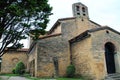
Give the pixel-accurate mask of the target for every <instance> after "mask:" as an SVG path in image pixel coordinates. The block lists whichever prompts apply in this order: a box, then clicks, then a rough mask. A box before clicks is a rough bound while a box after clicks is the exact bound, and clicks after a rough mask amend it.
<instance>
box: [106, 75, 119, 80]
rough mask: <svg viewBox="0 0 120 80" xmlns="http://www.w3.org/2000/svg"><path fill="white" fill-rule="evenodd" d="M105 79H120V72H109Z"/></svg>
mask: <svg viewBox="0 0 120 80" xmlns="http://www.w3.org/2000/svg"><path fill="white" fill-rule="evenodd" d="M105 80H120V73H114V74H108V76H107V77H106V78H105Z"/></svg>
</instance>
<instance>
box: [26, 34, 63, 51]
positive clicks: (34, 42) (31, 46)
mask: <svg viewBox="0 0 120 80" xmlns="http://www.w3.org/2000/svg"><path fill="white" fill-rule="evenodd" d="M60 35H61V33H58V34H52V35H46V36H43V37H40V38H39V40H40V39H45V38H49V37H55V36H60ZM35 45H36V41H33V42H32V44H31V45H30V48H29V50H28V53H30V51H31V50H32V49H33V47H34V46H35Z"/></svg>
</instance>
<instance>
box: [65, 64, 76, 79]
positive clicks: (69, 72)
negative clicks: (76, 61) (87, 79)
mask: <svg viewBox="0 0 120 80" xmlns="http://www.w3.org/2000/svg"><path fill="white" fill-rule="evenodd" d="M66 73H67V77H69V78H72V77H74V74H75V66H74V65H72V64H71V65H69V66H68V67H67V70H66Z"/></svg>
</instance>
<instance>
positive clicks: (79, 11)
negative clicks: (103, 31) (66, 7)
mask: <svg viewBox="0 0 120 80" xmlns="http://www.w3.org/2000/svg"><path fill="white" fill-rule="evenodd" d="M72 9H73V16H74V17H82V18H87V19H89V15H88V8H87V6H85V5H84V4H82V3H80V2H78V3H74V4H73V5H72Z"/></svg>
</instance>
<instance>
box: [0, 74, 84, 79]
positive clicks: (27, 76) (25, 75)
mask: <svg viewBox="0 0 120 80" xmlns="http://www.w3.org/2000/svg"><path fill="white" fill-rule="evenodd" d="M0 76H9V77H11V76H19V75H18V74H0ZM22 76H24V77H26V78H28V79H30V80H85V79H83V78H56V79H54V78H53V79H51V78H35V77H30V76H29V75H28V74H24V75H22ZM0 80H2V79H0Z"/></svg>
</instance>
